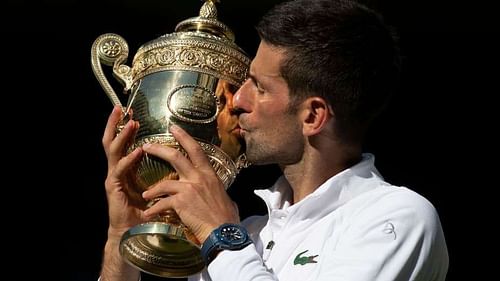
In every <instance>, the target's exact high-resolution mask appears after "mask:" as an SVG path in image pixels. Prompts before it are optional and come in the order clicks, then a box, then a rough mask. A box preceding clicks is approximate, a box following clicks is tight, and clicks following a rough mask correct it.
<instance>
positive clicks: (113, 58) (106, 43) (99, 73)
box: [91, 33, 132, 109]
mask: <svg viewBox="0 0 500 281" xmlns="http://www.w3.org/2000/svg"><path fill="white" fill-rule="evenodd" d="M127 57H128V44H127V42H126V41H125V39H123V38H122V37H121V36H119V35H117V34H114V33H106V34H102V35H101V36H99V37H97V39H96V40H95V41H94V43H93V44H92V50H91V60H92V61H91V64H92V71H93V72H94V75H95V76H96V78H97V81H99V84H101V87H102V88H103V89H104V92H105V93H106V95H107V96H108V97H109V99H110V100H111V102H112V103H113V105H119V106H121V107H122V109H124V108H123V105H122V103H121V101H120V99H119V98H118V96H117V95H116V93H115V91H114V90H113V87H111V84H110V83H109V81H108V80H107V79H106V76H105V75H104V72H103V70H102V67H101V63H104V64H105V65H108V66H113V75H114V76H115V77H116V78H117V80H119V82H121V83H122V84H123V85H124V86H125V88H124V92H125V93H127V91H128V90H129V89H130V88H131V87H132V75H131V73H132V71H131V68H130V67H129V66H127V65H125V64H123V63H124V62H125V61H126V60H127Z"/></svg>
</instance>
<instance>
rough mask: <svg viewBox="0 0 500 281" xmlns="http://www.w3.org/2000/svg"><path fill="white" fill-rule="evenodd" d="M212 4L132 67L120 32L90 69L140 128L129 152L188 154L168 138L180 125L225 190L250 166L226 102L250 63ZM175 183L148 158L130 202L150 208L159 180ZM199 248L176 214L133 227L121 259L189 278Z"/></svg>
mask: <svg viewBox="0 0 500 281" xmlns="http://www.w3.org/2000/svg"><path fill="white" fill-rule="evenodd" d="M214 1H215V0H206V1H205V2H204V4H203V6H202V7H201V9H200V12H199V16H198V17H193V18H189V19H187V20H184V21H182V22H180V23H178V24H177V26H176V28H175V32H173V33H169V34H165V35H162V36H160V37H158V38H156V39H154V40H151V41H149V42H147V43H146V44H144V45H142V46H141V47H140V48H139V49H138V51H137V52H136V54H135V56H134V58H133V61H132V67H129V66H127V65H126V64H125V62H126V60H127V58H128V52H129V50H128V44H127V42H126V41H125V39H124V38H122V37H121V36H119V35H117V34H114V33H106V34H103V35H101V36H99V37H98V38H97V39H96V40H95V41H94V43H93V45H92V50H91V64H92V70H93V72H94V74H95V76H96V78H97V80H98V82H99V83H100V85H101V86H102V88H103V89H104V91H105V93H106V94H107V96H108V97H109V99H110V100H111V102H112V103H113V104H114V105H120V106H121V107H122V109H123V113H124V114H123V120H122V123H123V124H124V123H126V121H127V120H128V118H133V119H134V120H137V121H139V123H140V125H141V126H140V128H139V131H138V132H137V135H136V136H135V139H134V141H133V142H132V143H131V144H130V145H129V147H128V150H127V153H129V152H131V151H133V150H134V149H135V148H136V147H139V146H142V145H144V144H145V143H157V144H162V145H166V146H170V147H174V148H176V149H178V150H179V151H182V152H183V153H185V152H184V150H183V149H182V147H181V146H180V145H179V143H177V141H176V140H175V139H174V138H173V136H172V134H171V133H170V132H169V127H170V126H171V125H172V124H176V125H178V126H180V127H182V128H183V129H184V130H186V131H187V132H188V133H189V134H190V135H191V136H193V137H194V138H195V139H196V140H197V141H198V143H199V144H200V146H201V147H202V148H203V151H204V152H205V154H206V155H207V157H208V158H209V160H210V163H211V164H212V166H213V168H214V170H215V172H216V174H217V175H218V177H219V178H220V180H221V181H222V183H223V184H224V186H225V188H226V189H227V188H228V187H229V186H230V185H231V184H232V183H233V181H234V180H235V178H236V175H237V174H238V172H239V171H240V169H242V168H244V167H246V166H247V165H248V163H247V162H246V160H245V154H244V146H243V144H242V142H241V139H239V136H237V135H235V134H231V133H230V131H231V129H232V128H231V126H235V125H234V124H235V122H236V124H237V117H235V116H231V114H230V113H229V112H230V110H231V108H228V106H226V104H225V103H224V102H223V100H226V99H229V98H231V97H232V95H233V94H234V92H235V91H236V90H237V88H238V87H239V86H240V85H241V84H242V83H243V82H244V80H245V79H246V76H247V73H248V68H249V64H250V59H249V58H248V56H247V55H246V53H245V52H244V51H243V50H242V49H241V48H239V47H238V46H237V45H236V44H235V43H234V34H233V33H232V31H231V30H230V29H229V28H228V27H227V26H226V25H224V24H223V23H221V22H220V21H218V20H217V10H216V8H215V3H214ZM102 64H104V65H107V66H111V67H112V72H113V75H114V77H115V78H116V79H117V80H118V81H119V82H120V83H121V84H122V85H124V88H123V92H124V93H125V94H127V95H128V99H127V104H126V105H125V106H123V105H122V103H121V101H120V98H119V97H118V95H117V94H116V93H115V91H114V89H113V87H112V86H111V84H110V83H109V81H108V80H107V78H106V75H105V73H104V71H103V68H102ZM231 118H233V119H231ZM235 118H236V119H235ZM231 124H233V125H231ZM119 131H120V126H118V128H117V133H119ZM177 178H178V176H177V173H176V171H175V169H174V168H173V167H172V166H171V165H170V164H169V163H168V162H166V161H164V160H162V159H159V158H156V157H154V156H151V155H145V156H143V158H142V159H141V161H140V162H139V164H138V166H137V172H136V173H135V176H134V178H133V179H132V180H133V181H134V183H135V185H134V190H132V191H131V193H132V194H131V198H132V199H133V200H134V201H137V202H136V203H137V204H140V206H142V207H143V208H144V209H146V208H148V207H150V206H151V205H153V204H154V203H155V202H157V201H158V200H159V199H160V198H157V199H155V200H152V201H150V202H145V201H144V200H143V199H142V197H141V194H142V193H143V192H144V191H145V190H147V189H148V188H149V187H150V186H152V185H153V184H155V183H157V182H159V181H161V180H164V179H177ZM200 247H201V245H200V242H199V241H197V239H196V238H195V237H194V235H193V234H192V233H191V232H190V230H189V229H188V228H187V227H186V226H185V225H184V224H183V223H182V221H181V220H180V219H179V217H178V216H177V214H176V213H175V211H173V210H169V211H166V212H164V213H163V214H161V215H159V216H158V217H157V218H155V219H153V220H152V221H149V222H146V223H143V224H140V225H136V226H134V227H132V228H131V229H129V230H128V231H127V232H126V233H125V234H124V235H123V237H122V239H121V243H120V253H121V255H122V256H123V257H124V258H125V260H126V261H127V262H128V263H130V264H131V265H132V266H134V267H136V268H138V269H140V270H141V271H144V272H147V273H150V274H153V275H157V276H162V277H186V276H189V275H192V274H195V273H197V272H200V271H201V270H202V269H203V268H204V267H205V263H204V261H203V258H202V257H201V252H200Z"/></svg>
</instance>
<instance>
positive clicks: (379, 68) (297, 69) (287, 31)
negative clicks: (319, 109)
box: [256, 0, 400, 142]
mask: <svg viewBox="0 0 500 281" xmlns="http://www.w3.org/2000/svg"><path fill="white" fill-rule="evenodd" d="M256 29H257V32H258V33H259V36H260V38H261V40H263V41H264V42H266V43H268V44H270V45H272V46H275V47H278V48H282V49H283V50H284V51H285V55H286V59H285V60H284V62H283V64H282V65H281V75H282V76H283V78H284V79H285V81H286V82H287V83H288V87H289V89H290V95H291V96H292V101H295V102H300V101H302V100H303V99H304V98H306V97H310V96H320V97H322V98H324V99H325V100H326V101H327V102H328V103H329V104H330V105H331V106H332V108H333V110H334V113H335V118H336V120H337V127H336V128H335V129H336V134H337V135H338V137H339V138H340V139H341V140H343V141H346V142H353V141H354V142H360V141H362V138H363V136H364V133H365V131H366V129H367V128H368V126H369V124H370V123H371V121H372V120H373V119H374V118H375V117H376V116H377V115H378V113H379V112H380V111H381V110H382V109H383V108H384V107H385V105H386V104H387V102H388V100H389V98H390V96H391V94H392V93H393V91H394V90H395V88H396V86H397V85H398V83H397V81H398V80H399V73H400V54H399V48H398V44H397V37H396V34H395V30H394V29H393V28H392V27H390V26H389V25H387V24H385V23H384V20H383V18H382V16H381V15H380V14H379V13H377V12H375V11H374V10H372V9H369V8H368V7H366V6H364V5H362V4H360V3H357V2H354V1H348V0H292V1H288V2H284V3H281V4H278V5H277V6H275V7H274V8H273V9H271V10H270V11H269V12H268V13H267V14H266V15H265V16H264V17H263V18H262V19H261V20H260V22H259V23H258V25H257V27H256ZM292 104H293V103H292Z"/></svg>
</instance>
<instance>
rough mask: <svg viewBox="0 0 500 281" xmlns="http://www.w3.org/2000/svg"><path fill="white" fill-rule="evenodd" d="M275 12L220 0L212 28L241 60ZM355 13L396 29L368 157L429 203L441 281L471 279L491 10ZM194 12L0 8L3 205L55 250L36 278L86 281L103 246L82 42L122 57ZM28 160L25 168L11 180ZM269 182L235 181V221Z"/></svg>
mask: <svg viewBox="0 0 500 281" xmlns="http://www.w3.org/2000/svg"><path fill="white" fill-rule="evenodd" d="M276 2H279V1H277V0H272V1H271V0H260V1H246V2H243V1H229V0H228V1H222V3H221V4H220V5H218V7H219V8H218V10H219V18H220V19H221V20H222V21H223V22H224V23H226V24H227V25H228V26H230V27H231V28H232V29H233V31H234V32H235V34H236V42H237V43H238V44H239V45H240V46H241V47H242V48H243V49H245V50H246V51H247V52H248V53H249V54H250V55H253V54H254V52H255V50H256V47H257V44H258V38H257V35H256V34H255V32H254V30H253V27H252V26H253V24H254V23H255V22H256V20H257V19H258V18H259V17H260V16H261V15H262V13H263V12H264V11H265V10H267V8H268V7H270V6H271V5H273V4H274V3H276ZM365 2H368V3H370V4H371V5H373V6H374V7H375V8H376V9H379V10H380V11H381V12H383V13H384V14H385V16H386V18H387V20H388V22H389V23H391V24H392V25H394V26H395V27H396V28H397V29H398V31H399V34H400V40H401V46H402V52H403V54H404V56H405V59H404V75H403V83H402V87H401V90H400V92H399V94H398V95H397V96H396V97H395V98H394V100H393V101H392V103H391V105H390V107H389V108H388V110H387V111H386V112H385V113H384V114H383V115H382V116H381V118H380V119H379V120H378V121H377V122H376V124H375V127H374V128H373V130H372V131H371V133H370V136H369V141H368V143H367V148H366V149H367V150H368V151H371V152H373V153H375V154H376V157H377V161H376V163H377V166H378V167H379V170H380V171H381V172H382V174H383V175H385V177H386V178H387V180H389V181H390V182H393V183H395V184H399V185H405V186H408V187H410V188H412V189H413V190H415V191H417V192H419V193H421V194H423V195H424V196H426V197H427V198H428V199H429V200H430V201H431V202H432V203H433V204H434V205H435V206H436V208H437V210H438V212H439V213H440V216H441V220H442V223H443V227H444V231H445V235H446V238H447V242H448V247H449V253H450V270H449V275H448V280H457V279H459V278H464V277H466V276H467V277H468V278H471V279H473V280H483V279H485V278H484V277H485V276H487V270H488V269H490V268H491V267H490V265H489V264H490V262H489V261H488V258H486V257H485V256H484V255H483V252H482V251H483V250H488V249H489V248H490V247H491V246H492V245H493V244H495V243H496V242H495V241H496V239H497V238H496V237H495V235H494V234H495V233H496V232H495V231H494V230H492V229H490V227H489V226H488V225H486V223H487V222H492V221H493V220H491V219H485V218H486V217H487V216H489V215H491V214H494V206H495V205H494V204H492V203H487V202H489V201H487V200H486V199H487V198H488V197H491V196H489V195H488V194H489V193H491V192H493V189H494V188H495V181H494V177H495V173H494V172H486V171H487V167H488V166H493V167H495V166H494V165H491V164H487V162H484V161H485V160H484V159H486V157H484V158H483V156H485V155H486V154H490V155H491V157H489V159H490V160H489V161H495V157H494V155H493V153H494V150H495V146H497V145H496V143H495V142H494V141H493V135H494V133H495V131H498V126H497V127H495V126H494V125H493V124H488V122H489V121H491V120H495V118H493V116H494V113H495V107H494V106H495V104H494V103H493V102H491V101H490V98H491V97H492V96H494V95H495V94H496V93H498V87H494V86H493V83H491V82H496V80H497V79H498V78H497V75H496V74H498V71H496V68H497V64H496V60H495V59H496V57H497V55H496V52H497V51H498V44H496V43H495V41H496V40H497V39H496V37H497V35H498V31H497V28H498V26H500V25H495V24H494V19H495V15H494V9H493V7H490V6H491V5H490V6H485V5H484V3H483V4H482V3H479V2H477V1H476V2H475V4H474V5H471V4H468V3H453V2H452V1H444V2H443V1H441V2H439V3H434V2H433V1H396V0H393V1H365ZM402 2H404V3H402ZM200 6H201V2H199V1H197V0H182V1H181V0H175V1H174V0H172V1H158V0H156V1H154V0H142V1H138V0H136V1H132V0H128V1H118V0H116V1H113V0H103V1H90V0H88V1H77V0H67V1H55V0H54V1H37V2H36V3H30V2H28V1H7V2H5V3H4V7H7V9H5V8H4V9H3V14H4V16H3V17H2V18H1V19H0V24H1V32H2V33H1V36H2V38H3V39H4V40H3V42H2V49H1V51H2V54H3V58H2V61H3V65H4V69H5V70H4V71H6V72H7V76H5V75H4V77H7V79H5V83H3V85H4V91H3V101H4V103H3V105H4V107H5V109H6V110H10V113H8V114H7V113H5V114H4V118H5V119H4V120H5V121H4V136H5V137H4V141H5V142H6V143H8V146H7V148H6V149H5V153H6V154H8V155H9V156H14V157H12V160H11V162H10V163H11V165H9V167H10V168H12V169H10V168H9V169H8V170H7V171H8V172H9V173H12V174H11V176H14V174H15V178H17V179H19V178H20V179H21V180H20V182H22V183H25V184H23V185H20V187H18V188H16V189H14V193H15V195H14V196H16V197H19V193H21V194H22V195H23V196H22V197H23V198H25V197H28V198H29V199H33V201H34V202H36V203H38V204H39V205H41V207H40V208H38V207H37V209H36V210H35V211H33V210H31V211H28V212H30V213H31V214H32V215H33V212H34V214H37V216H34V217H33V216H30V218H34V219H33V220H32V221H33V223H41V224H42V229H45V230H46V229H50V230H51V231H48V232H44V233H45V234H48V235H49V236H50V241H53V242H50V243H44V242H41V243H40V245H42V244H44V245H45V244H49V248H50V249H49V250H47V251H48V252H50V254H53V255H54V256H55V259H50V261H51V267H50V268H51V270H52V274H51V275H48V276H47V278H51V279H53V277H54V275H56V276H58V277H60V279H61V280H71V281H76V280H96V279H97V277H98V271H99V266H100V262H101V251H102V248H103V245H104V242H105V238H106V226H107V217H106V201H105V195H104V188H103V182H104V178H105V172H106V171H105V170H106V167H105V158H104V153H103V150H102V147H101V143H100V141H101V135H102V130H103V129H104V126H105V122H106V119H107V116H108V113H109V112H110V110H111V107H112V106H111V103H110V102H109V100H108V98H107V97H106V96H105V94H104V92H103V90H102V89H101V88H100V86H99V85H98V83H97V80H96V79H95V78H94V76H93V74H92V70H91V68H90V47H91V45H92V42H93V40H94V39H95V38H96V37H97V36H99V35H100V34H103V33H106V32H114V33H118V34H120V35H122V36H123V37H124V38H125V39H126V40H127V42H128V44H129V47H130V53H131V55H133V54H134V53H135V51H136V50H137V48H138V47H139V46H140V45H141V44H143V43H145V42H146V41H149V40H151V39H154V38H156V37H158V36H160V35H162V34H165V33H170V32H173V29H174V27H175V24H176V23H178V22H179V21H181V20H184V19H186V18H188V17H192V16H196V15H197V13H198V10H199V7H200ZM128 64H129V65H130V61H129V63H128ZM110 79H113V78H110ZM490 83H491V84H490ZM12 112H14V113H12ZM26 120H27V121H26ZM488 126H489V127H488ZM495 128H496V129H495ZM11 148H12V149H11ZM20 151H21V152H20ZM20 155H21V157H20ZM26 163H34V164H35V165H29V166H28V167H27V168H22V169H19V167H21V166H22V167H26ZM16 173H18V174H16ZM277 175H278V170H277V169H276V167H274V166H268V167H252V168H250V169H248V170H244V171H243V172H242V173H241V174H240V176H239V177H238V179H237V181H236V183H235V185H234V186H233V187H232V188H231V189H230V190H229V192H230V194H231V196H232V197H233V198H234V199H235V201H237V202H238V203H239V204H240V206H241V209H242V212H241V214H242V216H243V217H246V216H249V215H251V214H256V213H262V212H263V210H264V209H263V205H262V204H261V203H260V202H259V201H258V200H256V199H255V197H254V196H253V193H252V191H251V190H252V189H253V188H254V187H259V188H264V187H265V186H267V185H269V184H270V183H271V182H272V181H273V180H274V179H275V178H276V176H277ZM16 186H18V185H16ZM479 200H481V201H479ZM27 201H30V200H27ZM30 202H31V201H30ZM483 202H484V203H483ZM37 206H38V205H37ZM23 209H24V208H23ZM28 209H29V208H28ZM30 247H31V246H30ZM31 250H32V249H31ZM487 252H488V251H485V253H487ZM374 254H376V253H374ZM38 261H39V262H40V263H43V262H44V261H43V258H42V259H37V262H38ZM43 278H46V277H43ZM151 279H153V278H151ZM151 279H148V277H146V278H144V280H151Z"/></svg>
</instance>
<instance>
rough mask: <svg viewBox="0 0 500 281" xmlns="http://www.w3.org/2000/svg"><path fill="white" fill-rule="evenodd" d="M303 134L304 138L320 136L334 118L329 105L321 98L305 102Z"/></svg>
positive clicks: (312, 98) (308, 99) (311, 98)
mask: <svg viewBox="0 0 500 281" xmlns="http://www.w3.org/2000/svg"><path fill="white" fill-rule="evenodd" d="M302 110H303V112H302V113H303V115H302V116H303V127H302V130H303V133H304V136H313V135H316V134H319V133H320V132H321V131H322V130H323V129H324V127H325V126H326V123H327V122H328V120H330V118H331V117H332V116H333V111H332V109H331V107H330V106H329V105H328V103H327V102H326V101H325V100H324V99H323V98H320V97H310V98H307V99H306V100H305V101H304V102H303V107H302Z"/></svg>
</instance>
